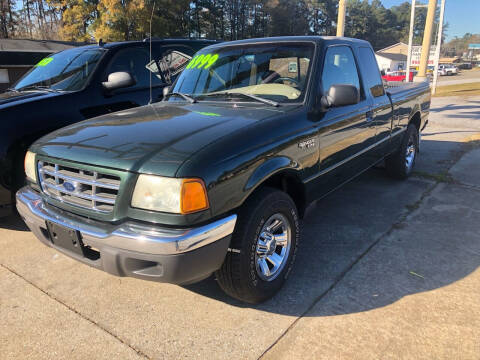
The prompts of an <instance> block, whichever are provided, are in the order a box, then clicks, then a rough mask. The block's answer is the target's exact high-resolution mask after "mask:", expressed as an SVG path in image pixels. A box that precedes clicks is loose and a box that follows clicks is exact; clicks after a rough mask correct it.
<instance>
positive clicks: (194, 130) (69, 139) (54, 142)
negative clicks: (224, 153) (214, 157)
mask: <svg viewBox="0 0 480 360" xmlns="http://www.w3.org/2000/svg"><path fill="white" fill-rule="evenodd" d="M284 109H286V107H285V108H281V109H279V108H274V107H268V106H265V105H260V104H259V105H258V106H254V105H249V104H246V105H245V106H240V105H239V104H234V103H222V104H220V105H212V103H195V104H189V103H183V102H182V103H180V102H179V103H173V102H162V103H157V104H153V105H147V106H143V107H138V108H134V109H129V110H124V111H120V112H117V113H113V114H109V115H104V116H101V117H97V118H94V119H90V120H86V121H82V122H80V123H77V124H74V125H71V126H68V127H65V128H63V129H60V130H57V131H55V132H53V133H51V134H49V135H47V136H44V137H43V138H41V139H40V140H38V141H37V142H36V143H35V144H34V145H32V148H31V150H32V151H34V152H36V153H37V154H41V155H45V156H50V157H55V158H60V159H64V160H73V161H76V162H81V163H86V164H91V165H97V166H102V167H109V168H115V169H121V170H127V171H132V172H141V173H147V174H148V173H152V174H159V175H164V176H175V173H176V171H177V170H178V168H179V167H180V165H181V164H182V163H183V162H184V161H185V160H187V159H188V158H189V157H190V156H192V155H193V154H195V153H197V152H198V151H200V150H201V149H202V148H203V147H205V146H207V145H209V144H211V143H212V142H215V141H216V140H218V139H220V138H222V137H224V136H228V135H229V134H231V133H233V132H234V131H236V130H238V129H240V128H242V127H245V126H249V125H251V124H252V123H255V122H257V121H261V120H263V119H266V118H268V117H271V116H278V115H279V113H283V112H284V111H285V110H284ZM219 155H221V154H219Z"/></svg>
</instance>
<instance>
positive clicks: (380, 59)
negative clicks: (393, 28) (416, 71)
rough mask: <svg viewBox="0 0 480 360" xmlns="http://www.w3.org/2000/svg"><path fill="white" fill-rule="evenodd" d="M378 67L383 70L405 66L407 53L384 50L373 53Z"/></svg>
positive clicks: (392, 69)
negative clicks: (386, 51)
mask: <svg viewBox="0 0 480 360" xmlns="http://www.w3.org/2000/svg"><path fill="white" fill-rule="evenodd" d="M375 56H376V58H377V63H378V67H379V68H380V70H384V71H398V70H405V69H406V68H407V55H404V54H393V53H385V52H380V51H379V52H377V53H375Z"/></svg>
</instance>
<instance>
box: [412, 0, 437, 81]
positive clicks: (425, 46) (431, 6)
mask: <svg viewBox="0 0 480 360" xmlns="http://www.w3.org/2000/svg"><path fill="white" fill-rule="evenodd" d="M436 9H437V0H430V1H429V2H428V10H427V20H426V21H425V31H424V32H423V42H422V55H421V57H420V66H419V69H418V74H417V76H415V79H414V81H415V82H421V81H426V80H427V65H428V56H429V55H430V45H431V43H432V29H433V23H434V21H435V10H436Z"/></svg>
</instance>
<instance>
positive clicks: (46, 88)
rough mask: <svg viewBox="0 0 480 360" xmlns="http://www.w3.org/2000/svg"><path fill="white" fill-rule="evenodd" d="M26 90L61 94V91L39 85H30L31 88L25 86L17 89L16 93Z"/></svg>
mask: <svg viewBox="0 0 480 360" xmlns="http://www.w3.org/2000/svg"><path fill="white" fill-rule="evenodd" d="M26 90H41V91H48V92H54V93H58V92H62V90H58V89H52V88H50V87H48V86H40V85H31V86H25V87H23V88H20V89H18V90H17V91H26Z"/></svg>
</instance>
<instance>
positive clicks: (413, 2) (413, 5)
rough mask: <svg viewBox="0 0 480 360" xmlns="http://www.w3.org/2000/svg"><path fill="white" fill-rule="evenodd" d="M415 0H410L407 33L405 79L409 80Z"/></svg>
mask: <svg viewBox="0 0 480 360" xmlns="http://www.w3.org/2000/svg"><path fill="white" fill-rule="evenodd" d="M415 2H416V1H415V0H412V9H411V13H410V32H409V34H408V54H407V76H406V77H405V81H406V82H409V81H410V64H411V62H412V42H413V25H414V23H415Z"/></svg>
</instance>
